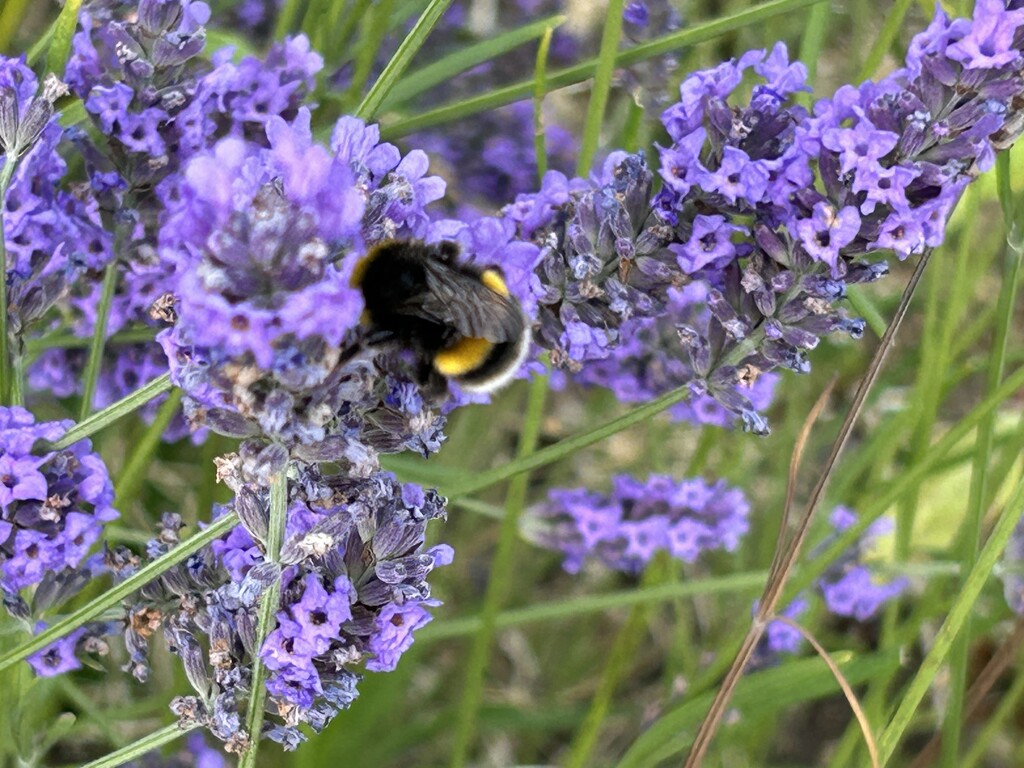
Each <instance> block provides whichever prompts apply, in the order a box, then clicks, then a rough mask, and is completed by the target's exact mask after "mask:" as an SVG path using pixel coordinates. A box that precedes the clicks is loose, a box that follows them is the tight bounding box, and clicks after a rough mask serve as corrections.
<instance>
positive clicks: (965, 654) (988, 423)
mask: <svg viewBox="0 0 1024 768" xmlns="http://www.w3.org/2000/svg"><path fill="white" fill-rule="evenodd" d="M1009 176H1010V157H1009V154H1008V153H1006V152H1003V153H1001V154H1000V155H999V157H998V158H997V161H996V177H997V187H1006V188H1008V187H1009ZM1001 202H1002V203H1003V221H1004V223H1005V226H1006V229H1007V236H1006V257H1005V260H1004V264H1003V279H1002V281H1001V285H1000V289H999V299H998V300H997V303H996V307H997V310H996V317H997V318H998V321H997V324H996V328H995V336H994V338H993V339H992V350H991V352H990V354H989V364H988V373H987V375H986V391H987V392H988V393H991V392H992V391H994V390H995V389H996V388H997V387H998V386H999V382H1000V380H1002V378H1003V374H1004V372H1005V370H1006V355H1007V346H1008V341H1009V336H1010V328H1011V327H1012V325H1013V322H1014V305H1015V304H1016V298H1017V288H1018V286H1019V285H1020V271H1021V250H1022V248H1024V243H1022V241H1021V236H1020V234H1021V233H1020V229H1019V227H1018V226H1017V223H1016V222H1015V221H1014V220H1013V211H1012V206H1013V201H1012V199H1011V198H1009V197H1007V196H1002V197H1001ZM995 426H996V414H995V412H993V413H990V414H988V415H987V416H986V417H985V418H984V419H982V420H981V423H980V424H979V425H978V434H977V437H976V439H975V443H974V461H973V462H972V466H971V485H970V490H969V494H968V500H967V516H966V519H965V520H964V530H963V534H962V536H961V539H960V559H961V561H962V563H963V571H962V572H963V573H967V571H968V569H969V568H970V567H971V566H972V565H973V564H974V562H975V560H976V559H977V557H978V552H979V550H980V549H981V532H982V523H983V521H984V518H985V509H986V501H987V498H988V485H989V467H990V466H991V465H992V463H993V462H992V451H993V446H994V444H995ZM970 636H971V617H970V616H969V615H968V617H967V619H966V621H965V624H964V630H963V632H962V633H961V634H960V635H959V636H958V637H957V639H956V642H955V643H954V644H953V649H952V653H951V655H950V665H949V666H950V682H949V696H948V699H947V704H946V717H945V719H944V720H943V737H942V764H943V765H944V766H947V768H955V766H958V765H959V764H960V733H961V725H962V723H961V720H962V718H963V705H964V697H965V696H966V693H967V665H968V663H969V661H970V658H969V657H970V647H969V642H970Z"/></svg>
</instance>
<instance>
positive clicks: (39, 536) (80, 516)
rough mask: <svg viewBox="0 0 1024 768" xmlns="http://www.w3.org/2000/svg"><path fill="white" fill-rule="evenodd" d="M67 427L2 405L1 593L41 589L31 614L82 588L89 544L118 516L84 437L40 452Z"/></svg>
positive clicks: (111, 492) (100, 465) (97, 460)
mask: <svg viewBox="0 0 1024 768" xmlns="http://www.w3.org/2000/svg"><path fill="white" fill-rule="evenodd" d="M69 426H71V422H69V421H64V422H56V421H50V422H41V423H38V424H37V423H36V421H35V417H34V416H33V415H32V414H31V413H29V412H28V411H26V410H25V409H23V408H18V407H12V408H3V407H0V588H2V590H3V592H4V593H5V595H7V597H8V599H9V600H14V601H19V600H20V598H19V597H18V593H19V591H20V590H22V589H24V588H26V587H32V586H36V585H39V587H38V590H37V592H36V600H35V601H34V605H33V611H37V610H42V609H43V608H45V607H46V605H48V604H50V603H52V602H53V601H55V600H57V599H61V598H65V599H66V597H67V596H68V591H69V589H70V588H71V587H72V586H73V585H74V582H79V583H78V584H77V586H81V582H80V581H79V579H80V578H87V574H88V572H89V568H90V567H91V566H90V564H89V563H87V562H86V559H87V556H88V553H89V550H90V548H91V546H92V544H94V543H95V542H96V541H97V540H98V539H99V537H100V533H101V532H102V529H103V524H104V523H107V522H109V521H110V520H113V519H114V518H116V517H117V512H116V511H115V510H114V508H113V506H112V503H113V499H114V488H113V485H112V484H111V482H110V477H109V475H108V474H107V469H106V467H105V466H104V464H103V460H102V459H101V458H100V457H99V456H97V455H96V454H95V453H92V451H91V444H90V442H89V441H88V440H80V441H79V442H77V443H74V444H73V445H71V446H69V447H68V448H64V449H62V450H59V451H57V450H52V449H49V448H47V447H46V445H45V444H46V443H49V442H52V441H54V440H57V439H58V438H60V437H61V436H62V435H63V434H64V433H65V431H67V429H68V427H69ZM43 594H45V595H46V597H45V600H44V599H43ZM65 650H66V649H64V648H63V647H61V648H59V649H57V651H56V653H57V654H58V656H61V657H62V656H65V655H66V654H65V653H64V651H65ZM40 658H42V657H40ZM54 658H57V657H54ZM40 663H44V662H43V661H40ZM58 666H59V665H58Z"/></svg>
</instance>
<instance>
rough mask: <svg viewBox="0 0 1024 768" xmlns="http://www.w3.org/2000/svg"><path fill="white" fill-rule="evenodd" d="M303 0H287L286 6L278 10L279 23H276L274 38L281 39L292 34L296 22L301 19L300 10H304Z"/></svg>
mask: <svg viewBox="0 0 1024 768" xmlns="http://www.w3.org/2000/svg"><path fill="white" fill-rule="evenodd" d="M302 5H303V0H285V2H284V7H282V8H281V10H280V11H279V12H278V15H277V23H276V24H274V39H275V40H281V39H282V38H284V37H285V36H286V35H289V34H291V31H292V30H293V29H295V24H296V22H298V20H299V11H301V10H302Z"/></svg>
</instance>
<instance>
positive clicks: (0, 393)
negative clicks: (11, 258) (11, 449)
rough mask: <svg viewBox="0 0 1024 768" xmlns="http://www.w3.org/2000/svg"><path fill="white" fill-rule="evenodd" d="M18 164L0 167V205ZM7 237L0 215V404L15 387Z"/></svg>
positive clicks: (10, 161) (8, 162) (8, 399)
mask: <svg viewBox="0 0 1024 768" xmlns="http://www.w3.org/2000/svg"><path fill="white" fill-rule="evenodd" d="M17 166H18V162H17V160H16V159H13V158H7V159H5V161H4V165H3V167H2V168H0V206H6V205H7V190H8V188H9V187H10V185H11V179H12V178H13V177H14V169H15V168H16V167H17ZM6 275H7V239H6V235H5V234H4V221H3V216H0V277H2V278H4V279H0V404H6V403H9V402H11V392H13V391H14V389H15V387H14V386H13V384H12V382H11V378H12V375H13V374H12V367H11V350H10V349H9V346H10V344H9V343H8V331H7V319H8V317H7V316H8V306H7V304H8V297H7V280H6Z"/></svg>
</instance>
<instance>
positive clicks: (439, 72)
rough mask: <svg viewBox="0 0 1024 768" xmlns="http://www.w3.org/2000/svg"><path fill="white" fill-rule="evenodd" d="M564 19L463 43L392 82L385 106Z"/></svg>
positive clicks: (539, 34) (420, 92)
mask: <svg viewBox="0 0 1024 768" xmlns="http://www.w3.org/2000/svg"><path fill="white" fill-rule="evenodd" d="M564 22H565V16H561V15H559V16H549V17H548V18H546V19H541V20H540V21H535V22H533V23H531V24H526V25H525V26H522V27H518V28H516V29H513V30H510V31H508V32H504V33H502V34H500V35H498V36H497V37H493V38H491V39H490V40H483V41H481V42H479V43H474V44H473V45H469V46H466V47H465V48H462V49H460V50H458V51H455V52H454V53H450V54H448V55H447V56H445V57H443V58H441V59H438V60H437V61H435V62H433V63H432V64H427V65H425V66H423V67H419V68H417V69H416V71H415V72H411V73H410V74H408V75H406V76H405V77H403V78H402V79H401V80H400V81H399V82H397V83H395V86H394V87H393V88H392V89H391V93H389V94H388V96H387V98H386V99H385V100H384V106H385V107H391V106H393V105H395V104H400V103H402V102H403V101H405V100H406V99H411V98H415V97H417V96H422V95H423V94H424V93H426V92H427V91H429V90H430V89H431V88H433V87H435V86H437V85H440V84H441V83H445V82H447V81H449V80H451V79H452V78H453V77H455V76H456V75H458V74H460V73H462V72H465V71H466V70H469V69H472V68H473V67H475V66H477V65H478V64H482V63H483V62H485V61H490V60H491V59H493V58H496V57H497V56H500V55H502V54H503V53H508V52H509V51H512V50H515V49H516V48H518V47H519V46H521V45H524V44H525V43H528V42H530V41H531V40H536V39H537V38H539V37H543V35H544V33H545V31H546V30H547V29H553V28H557V27H559V26H561V25H562V24H563V23H564Z"/></svg>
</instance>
